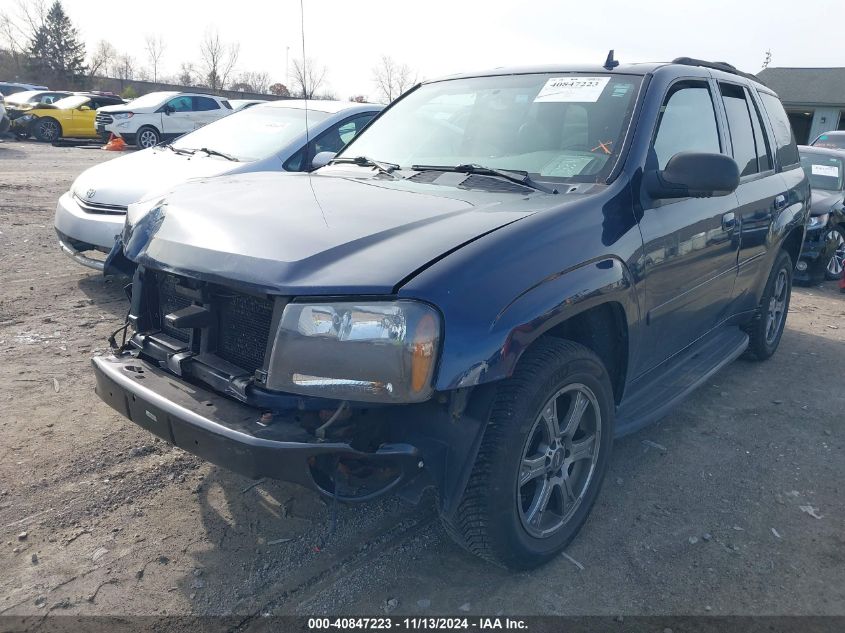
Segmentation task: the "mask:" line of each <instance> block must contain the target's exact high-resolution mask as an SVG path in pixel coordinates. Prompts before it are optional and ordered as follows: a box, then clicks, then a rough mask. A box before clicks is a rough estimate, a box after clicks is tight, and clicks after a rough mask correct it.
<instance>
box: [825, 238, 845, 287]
mask: <svg viewBox="0 0 845 633" xmlns="http://www.w3.org/2000/svg"><path fill="white" fill-rule="evenodd" d="M824 239H825V242H831V241H832V242H834V243H835V244H836V250H835V251H834V252H833V255H832V256H831V258H830V261H829V262H828V263H827V272H828V273H829V274H830V276H831V277H833V278H838V277H840V276H841V275H842V270H843V268H845V237H842V233H841V232H839V231H837V230H832V231H829V232H828V234H827V235H825V238H824Z"/></svg>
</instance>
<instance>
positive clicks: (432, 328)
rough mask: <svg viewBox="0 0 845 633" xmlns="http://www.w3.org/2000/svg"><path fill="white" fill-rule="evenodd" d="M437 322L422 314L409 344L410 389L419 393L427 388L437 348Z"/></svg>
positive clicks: (431, 317) (428, 315) (430, 316)
mask: <svg viewBox="0 0 845 633" xmlns="http://www.w3.org/2000/svg"><path fill="white" fill-rule="evenodd" d="M437 337H438V332H437V322H436V321H435V320H434V317H433V316H432V315H430V314H426V315H423V317H422V318H421V319H420V322H419V323H418V324H417V329H416V331H415V332H414V339H413V343H412V344H411V391H412V392H413V393H419V392H421V391H423V390H425V389H426V388H428V383H429V381H430V380H431V374H432V371H433V369H434V351H435V349H436V348H437Z"/></svg>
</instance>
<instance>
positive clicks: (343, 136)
mask: <svg viewBox="0 0 845 633" xmlns="http://www.w3.org/2000/svg"><path fill="white" fill-rule="evenodd" d="M374 116H375V115H374V114H365V115H363V116H359V117H357V118H355V119H352V120H351V121H347V122H346V123H344V124H343V125H341V126H340V129H339V130H338V132H339V133H340V140H341V141H343V144H344V145H346V144H347V143H348V142H349V141H351V140H352V139H353V138H355V137H356V136H358V133H359V132H360V131H361V130H363V129H364V127H365V126H366V125H367V123H369V122H370V121H372V119H373V117H374Z"/></svg>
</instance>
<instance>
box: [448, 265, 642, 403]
mask: <svg viewBox="0 0 845 633" xmlns="http://www.w3.org/2000/svg"><path fill="white" fill-rule="evenodd" d="M610 302H615V303H618V304H620V305H621V307H622V309H623V311H624V314H625V318H626V320H627V322H628V331H629V337H628V340H629V346H631V341H634V340H636V337H635V336H632V335H631V333H632V332H633V331H634V330H635V329H636V327H637V323H638V321H639V313H640V310H639V304H638V302H637V296H636V293H635V291H634V283H633V278H632V276H631V273H630V271H629V270H628V269H627V267H626V266H625V264H624V263H623V262H622V261H620V260H619V259H617V258H615V257H603V258H599V259H595V260H592V261H589V262H586V263H584V264H580V265H579V266H577V267H574V268H571V269H568V270H564V271H561V272H558V273H555V274H553V275H549V276H547V277H546V278H544V279H542V280H541V281H540V282H539V283H537V284H536V285H534V286H532V287H531V288H528V289H527V290H525V291H523V292H522V293H520V294H519V295H518V296H516V297H515V298H514V299H513V300H512V301H511V302H510V303H509V304H507V305H506V306H505V307H504V308H503V309H502V310H501V311H500V312H499V314H497V315H496V317H495V319H494V321H493V322H492V323H491V324H490V326H489V329H488V331H487V332H485V333H484V335H483V336H482V337H480V338H478V337H476V340H475V341H474V343H473V348H474V355H473V356H470V355H469V354H467V353H466V352H465V353H462V354H460V355H455V356H453V357H449V356H447V357H444V358H442V359H441V363H440V371H439V373H438V381H437V389H438V390H451V389H457V388H462V387H470V386H474V385H479V384H484V383H489V382H493V381H496V380H501V379H503V378H507V377H508V376H510V375H511V374H512V373H513V370H514V368H515V367H516V364H517V362H518V361H519V358H520V356H521V355H522V353H523V352H524V351H525V350H526V349H527V348H528V347H529V346H530V345H531V344H532V343H533V342H534V341H535V340H537V339H538V338H539V337H540V336H542V335H543V334H545V333H546V332H548V331H549V330H551V329H552V328H554V327H555V326H557V325H559V324H560V323H563V322H564V321H566V320H567V319H570V318H572V317H574V316H576V315H577V314H579V313H581V312H584V311H585V310H589V309H590V308H593V307H596V306H598V305H600V304H604V303H610ZM633 352H634V350H632V349H630V348H629V350H628V355H629V356H628V357H629V358H632V355H633Z"/></svg>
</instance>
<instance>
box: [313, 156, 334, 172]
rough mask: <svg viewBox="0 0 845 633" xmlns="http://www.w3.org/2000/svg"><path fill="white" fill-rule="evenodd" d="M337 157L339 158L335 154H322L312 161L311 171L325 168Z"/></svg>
mask: <svg viewBox="0 0 845 633" xmlns="http://www.w3.org/2000/svg"><path fill="white" fill-rule="evenodd" d="M335 156H337V154H336V153H335V152H320V153H319V154H317V155H316V156H314V158H313V159H312V160H311V169H320V167H325V166H326V165H328V164H329V161H331V160H332V159H333V158H334V157H335Z"/></svg>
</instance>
